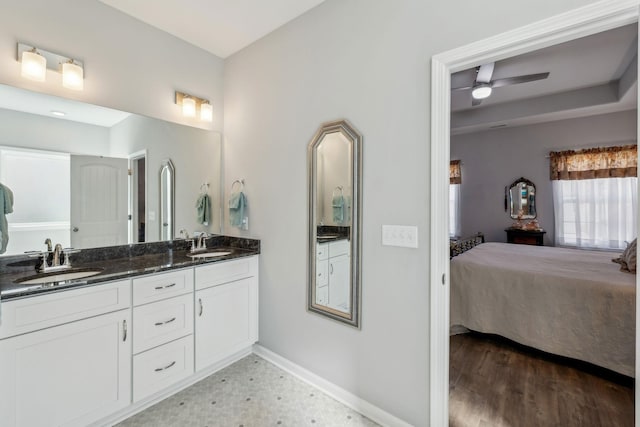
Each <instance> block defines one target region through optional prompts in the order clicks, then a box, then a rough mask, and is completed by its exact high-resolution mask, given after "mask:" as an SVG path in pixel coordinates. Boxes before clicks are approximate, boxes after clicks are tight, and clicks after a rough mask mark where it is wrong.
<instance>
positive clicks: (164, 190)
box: [160, 159, 176, 240]
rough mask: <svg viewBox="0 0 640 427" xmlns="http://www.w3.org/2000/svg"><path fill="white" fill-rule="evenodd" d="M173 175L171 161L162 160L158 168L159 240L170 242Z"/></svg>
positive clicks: (173, 207)
mask: <svg viewBox="0 0 640 427" xmlns="http://www.w3.org/2000/svg"><path fill="white" fill-rule="evenodd" d="M175 175H176V171H175V169H174V167H173V163H172V162H171V160H169V159H166V160H163V161H162V165H161V166H160V240H171V239H173V236H174V234H175V233H174V229H175V221H174V217H175V214H174V212H175V201H174V199H175V189H174V183H175V179H176V178H175Z"/></svg>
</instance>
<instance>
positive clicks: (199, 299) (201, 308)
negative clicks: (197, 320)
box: [198, 298, 203, 316]
mask: <svg viewBox="0 0 640 427" xmlns="http://www.w3.org/2000/svg"><path fill="white" fill-rule="evenodd" d="M198 303H199V304H200V314H198V316H202V310H203V307H202V298H198Z"/></svg>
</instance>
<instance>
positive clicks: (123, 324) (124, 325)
mask: <svg viewBox="0 0 640 427" xmlns="http://www.w3.org/2000/svg"><path fill="white" fill-rule="evenodd" d="M126 340H127V321H126V320H124V321H123V322H122V342H125V341H126Z"/></svg>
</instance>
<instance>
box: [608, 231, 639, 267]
mask: <svg viewBox="0 0 640 427" xmlns="http://www.w3.org/2000/svg"><path fill="white" fill-rule="evenodd" d="M637 240H638V239H637V238H636V239H633V241H632V242H631V243H629V245H627V248H626V249H625V250H624V252H622V255H620V257H618V258H614V259H612V260H611V261H613V262H617V263H618V264H620V270H622V271H628V272H630V273H635V272H636V256H637V250H636V246H637Z"/></svg>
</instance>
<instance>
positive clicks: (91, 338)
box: [0, 310, 131, 427]
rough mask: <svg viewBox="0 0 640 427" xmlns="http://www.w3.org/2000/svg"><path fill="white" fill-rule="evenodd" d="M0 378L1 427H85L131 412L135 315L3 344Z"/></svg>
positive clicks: (123, 312)
mask: <svg viewBox="0 0 640 427" xmlns="http://www.w3.org/2000/svg"><path fill="white" fill-rule="evenodd" d="M127 329H128V330H127ZM0 378H1V380H0V414H2V415H1V421H0V423H1V424H2V425H3V426H6V427H10V426H11V427H16V426H24V427H32V426H39V427H45V426H86V425H88V424H90V423H92V422H94V421H97V420H99V419H100V418H103V417H105V416H107V415H109V414H111V413H113V412H115V411H117V410H119V409H122V408H124V407H126V406H127V405H129V403H130V402H131V312H130V311H129V310H121V311H117V312H114V313H110V314H105V315H102V316H97V317H93V318H90V319H85V320H80V321H77V322H72V323H67V324H64V325H61V326H56V327H53V328H49V329H43V330H41V331H37V332H32V333H29V334H24V335H20V336H16V337H13V338H8V339H5V340H2V341H0Z"/></svg>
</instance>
